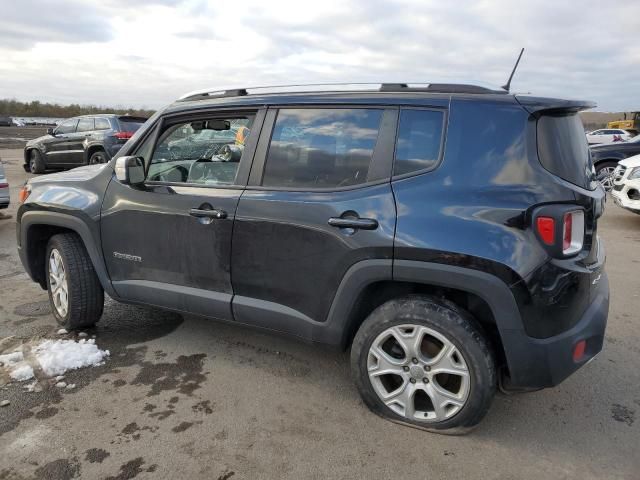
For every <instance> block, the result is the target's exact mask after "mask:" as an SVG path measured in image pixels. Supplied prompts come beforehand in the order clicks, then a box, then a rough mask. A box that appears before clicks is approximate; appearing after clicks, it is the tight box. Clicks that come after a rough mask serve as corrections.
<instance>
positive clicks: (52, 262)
mask: <svg viewBox="0 0 640 480" xmlns="http://www.w3.org/2000/svg"><path fill="white" fill-rule="evenodd" d="M49 285H50V287H49V288H51V298H52V300H53V306H54V307H55V309H56V311H57V312H58V315H60V317H62V318H64V317H65V316H66V315H67V312H68V310H69V293H68V283H67V273H66V271H65V269H64V263H63V262H62V256H61V255H60V252H58V250H56V249H55V248H54V249H53V250H51V253H50V254H49Z"/></svg>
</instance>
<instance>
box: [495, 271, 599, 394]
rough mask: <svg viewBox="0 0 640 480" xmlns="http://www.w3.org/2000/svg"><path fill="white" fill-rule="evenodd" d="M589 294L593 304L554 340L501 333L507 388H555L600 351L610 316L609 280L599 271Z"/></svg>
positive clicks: (515, 331)
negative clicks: (578, 350) (581, 348)
mask: <svg viewBox="0 0 640 480" xmlns="http://www.w3.org/2000/svg"><path fill="white" fill-rule="evenodd" d="M594 282H597V285H596V287H595V288H594V289H593V291H592V297H591V298H592V301H591V303H590V305H589V307H588V308H587V309H586V310H585V312H584V314H583V315H582V318H581V319H580V321H579V322H578V323H577V324H575V325H574V326H573V327H572V328H571V329H569V330H567V331H565V332H563V333H561V334H559V335H555V336H553V337H549V338H544V339H538V338H533V337H529V336H527V335H526V334H525V333H524V331H522V330H511V331H502V332H500V333H501V336H502V341H503V343H504V344H507V345H509V347H510V348H509V355H508V357H509V358H508V363H509V369H510V378H508V379H507V381H506V382H505V387H506V388H507V389H509V388H513V389H538V388H545V387H552V386H554V385H558V384H559V383H560V382H562V381H563V380H565V379H566V378H567V377H568V376H569V375H571V374H572V373H573V372H575V371H576V370H578V369H579V368H580V367H582V366H583V365H585V364H586V363H588V362H589V361H590V360H592V359H593V358H594V357H595V356H596V355H597V354H598V353H599V352H600V351H601V350H602V344H603V342H604V332H605V328H606V325H607V317H608V314H609V280H608V278H607V274H606V273H605V272H604V271H602V273H601V274H600V276H599V278H598V279H596V280H594ZM581 340H584V341H585V342H586V349H585V352H584V355H583V356H581V357H580V358H579V359H577V360H574V358H573V353H574V348H575V346H576V344H577V343H578V342H580V341H581Z"/></svg>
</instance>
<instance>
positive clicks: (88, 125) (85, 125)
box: [77, 118, 94, 132]
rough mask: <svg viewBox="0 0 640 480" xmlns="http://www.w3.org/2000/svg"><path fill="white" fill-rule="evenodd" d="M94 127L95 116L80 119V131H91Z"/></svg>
mask: <svg viewBox="0 0 640 480" xmlns="http://www.w3.org/2000/svg"><path fill="white" fill-rule="evenodd" d="M93 129H94V127H93V118H81V119H80V120H79V121H78V129H77V131H78V132H90V131H92V130H93Z"/></svg>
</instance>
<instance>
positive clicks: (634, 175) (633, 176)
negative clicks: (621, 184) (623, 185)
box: [627, 167, 640, 180]
mask: <svg viewBox="0 0 640 480" xmlns="http://www.w3.org/2000/svg"><path fill="white" fill-rule="evenodd" d="M638 178H640V167H635V168H634V169H633V170H631V173H630V174H629V176H628V177H627V180H637V179H638Z"/></svg>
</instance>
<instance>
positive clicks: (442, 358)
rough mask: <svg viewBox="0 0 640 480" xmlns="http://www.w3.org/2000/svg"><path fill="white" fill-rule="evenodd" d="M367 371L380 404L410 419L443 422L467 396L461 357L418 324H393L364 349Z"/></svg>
mask: <svg viewBox="0 0 640 480" xmlns="http://www.w3.org/2000/svg"><path fill="white" fill-rule="evenodd" d="M367 371H368V374H369V380H370V381H371V385H372V386H373V389H374V390H375V392H376V394H377V395H378V397H379V398H380V400H382V402H383V403H384V404H385V405H386V406H387V407H388V408H390V409H391V410H392V411H394V412H395V413H396V414H398V415H400V416H402V417H405V418H407V419H410V420H418V421H424V422H430V423H431V422H441V421H443V420H447V419H449V418H451V417H453V416H454V415H456V414H457V413H458V412H459V411H460V410H461V409H462V408H463V407H464V405H465V403H466V401H467V399H468V397H469V391H470V373H469V367H468V366H467V362H466V361H465V359H464V357H463V355H462V353H461V352H460V350H459V349H458V348H457V347H456V346H455V345H454V344H453V343H452V342H451V341H450V340H449V339H447V338H446V337H445V336H444V335H442V334H441V333H439V332H437V331H435V330H433V329H431V328H428V327H425V326H423V325H411V324H407V325H398V326H394V327H391V328H388V329H386V330H385V331H383V332H382V333H381V334H380V335H378V336H377V337H376V339H375V340H374V341H373V343H372V344H371V347H370V349H369V355H368V358H367Z"/></svg>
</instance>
